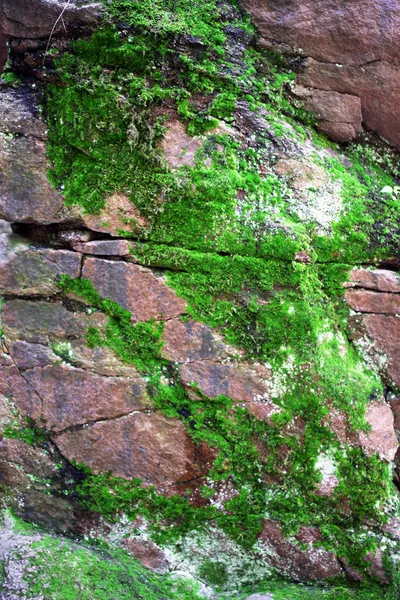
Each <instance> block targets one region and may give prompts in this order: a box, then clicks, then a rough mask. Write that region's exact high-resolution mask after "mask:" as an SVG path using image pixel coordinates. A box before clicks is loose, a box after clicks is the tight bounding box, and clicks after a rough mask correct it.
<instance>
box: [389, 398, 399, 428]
mask: <svg viewBox="0 0 400 600" xmlns="http://www.w3.org/2000/svg"><path fill="white" fill-rule="evenodd" d="M390 408H391V409H392V413H393V418H394V428H395V429H396V430H397V431H398V432H399V433H400V397H399V396H396V397H395V398H392V399H391V400H390Z"/></svg>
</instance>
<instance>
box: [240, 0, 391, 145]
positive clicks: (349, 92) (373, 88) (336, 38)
mask: <svg viewBox="0 0 400 600" xmlns="http://www.w3.org/2000/svg"><path fill="white" fill-rule="evenodd" d="M243 6H244V7H245V8H246V9H247V10H248V11H249V12H250V13H251V15H252V17H253V19H254V22H255V23H256V25H257V27H258V28H259V30H260V33H261V35H262V40H263V43H264V44H265V45H266V46H268V47H269V48H272V49H277V50H282V51H283V52H284V53H285V54H295V55H298V56H301V57H302V58H303V59H304V60H305V62H304V68H303V69H302V72H301V73H300V74H299V76H298V79H297V83H298V85H297V87H296V89H295V90H294V93H295V94H296V95H298V97H299V98H305V104H306V106H307V107H308V108H309V109H310V110H313V111H314V112H315V113H316V115H317V118H318V119H319V121H320V128H321V129H322V131H324V132H326V133H327V134H328V135H329V136H331V137H332V138H333V139H335V140H338V141H342V142H346V141H350V140H352V139H353V138H354V137H355V136H356V135H357V133H359V132H360V131H361V127H362V125H365V126H366V127H367V128H369V129H371V130H373V131H376V132H377V133H379V135H381V136H382V137H383V138H385V139H386V140H388V141H389V142H390V143H391V144H393V145H394V146H396V147H400V129H399V124H398V118H397V101H398V98H399V93H400V71H399V61H400V46H399V37H398V29H399V19H400V4H399V2H397V1H394V2H392V1H387V2H381V1H378V0H363V1H362V2H360V1H358V0H357V1H355V0H354V1H350V2H346V3H345V5H340V6H339V5H338V3H336V2H332V0H322V1H321V0H309V1H307V2H301V3H298V2H296V1H295V0H285V1H281V0H271V1H269V2H264V1H262V0H260V1H258V0H243Z"/></svg>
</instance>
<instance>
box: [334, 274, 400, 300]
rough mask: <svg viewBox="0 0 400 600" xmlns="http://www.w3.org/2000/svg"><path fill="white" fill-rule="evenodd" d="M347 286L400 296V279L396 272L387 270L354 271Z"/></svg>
mask: <svg viewBox="0 0 400 600" xmlns="http://www.w3.org/2000/svg"><path fill="white" fill-rule="evenodd" d="M346 286H348V287H360V288H364V289H367V290H374V291H377V292H391V293H393V294H400V277H399V275H397V273H396V272H395V271H387V270H385V269H374V270H371V269H353V270H352V271H350V274H349V282H347V283H346Z"/></svg>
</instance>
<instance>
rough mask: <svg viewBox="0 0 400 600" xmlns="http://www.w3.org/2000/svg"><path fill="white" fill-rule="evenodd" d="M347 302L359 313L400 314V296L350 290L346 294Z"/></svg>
mask: <svg viewBox="0 0 400 600" xmlns="http://www.w3.org/2000/svg"><path fill="white" fill-rule="evenodd" d="M346 301H347V303H348V304H349V305H350V307H351V308H352V309H353V310H355V311H357V312H362V313H378V314H379V313H383V314H386V315H397V314H400V295H397V294H389V293H387V292H373V291H371V290H354V289H349V290H347V292H346Z"/></svg>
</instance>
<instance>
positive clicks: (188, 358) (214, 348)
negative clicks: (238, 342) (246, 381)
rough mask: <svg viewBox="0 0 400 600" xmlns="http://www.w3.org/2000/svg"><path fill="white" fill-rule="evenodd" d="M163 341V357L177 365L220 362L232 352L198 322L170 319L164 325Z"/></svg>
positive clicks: (213, 333)
mask: <svg viewBox="0 0 400 600" xmlns="http://www.w3.org/2000/svg"><path fill="white" fill-rule="evenodd" d="M163 339H164V348H163V355H164V356H165V358H166V359H167V360H172V361H174V362H179V363H186V362H195V361H198V360H222V359H224V358H226V357H227V356H230V355H232V354H233V352H234V350H233V349H232V348H229V346H227V344H226V343H225V342H224V341H223V339H222V337H221V336H220V335H218V334H217V333H216V332H215V331H214V330H213V329H212V328H211V327H208V326H207V325H203V323H199V322H198V321H181V319H180V318H177V319H170V320H169V321H167V322H166V323H165V327H164V334H163Z"/></svg>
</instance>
